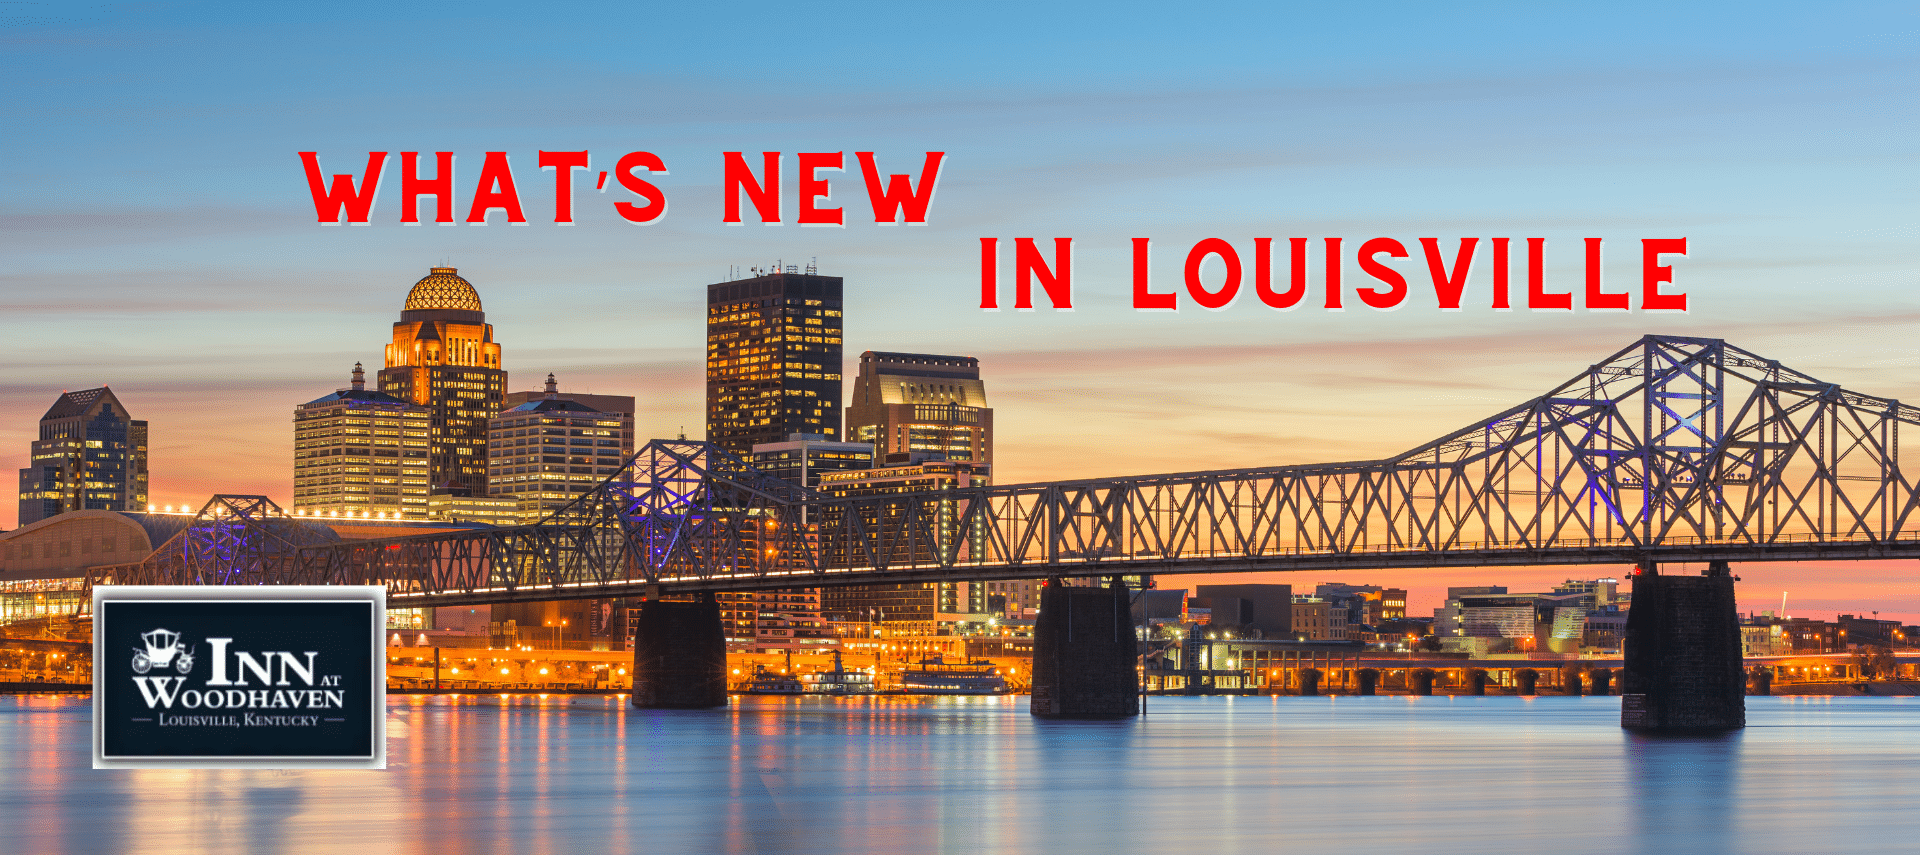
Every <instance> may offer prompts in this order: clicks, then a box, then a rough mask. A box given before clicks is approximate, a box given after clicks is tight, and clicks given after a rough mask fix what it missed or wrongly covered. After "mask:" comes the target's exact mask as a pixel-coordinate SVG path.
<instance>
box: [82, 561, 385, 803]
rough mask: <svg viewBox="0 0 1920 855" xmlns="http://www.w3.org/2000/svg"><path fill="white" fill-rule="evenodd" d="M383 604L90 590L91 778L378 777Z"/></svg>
mask: <svg viewBox="0 0 1920 855" xmlns="http://www.w3.org/2000/svg"><path fill="white" fill-rule="evenodd" d="M385 623H386V591H385V590H384V589H382V588H380V587H378V586H349V585H281V586H244V587H241V586H236V587H219V586H198V585H186V586H174V585H99V586H95V587H94V589H93V663H94V668H93V765H94V768H96V769H115V768H148V767H166V768H176V769H178V768H202V769H205V768H351V769H384V768H386V757H387V754H386V682H387V668H386V663H387V659H386V650H385V648H384V646H383V645H382V637H381V631H382V629H383V627H384V626H385Z"/></svg>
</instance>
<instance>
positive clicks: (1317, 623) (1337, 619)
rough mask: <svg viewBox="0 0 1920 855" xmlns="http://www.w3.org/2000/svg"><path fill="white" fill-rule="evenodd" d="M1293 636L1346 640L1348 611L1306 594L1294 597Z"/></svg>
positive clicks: (1302, 639) (1297, 637)
mask: <svg viewBox="0 0 1920 855" xmlns="http://www.w3.org/2000/svg"><path fill="white" fill-rule="evenodd" d="M1292 611H1293V633H1292V637H1293V638H1295V639H1297V640H1300V641H1346V640H1347V612H1346V610H1345V609H1336V608H1334V607H1333V604H1332V603H1329V602H1327V601H1326V600H1322V599H1320V598H1318V597H1309V596H1305V595H1301V596H1296V597H1294V598H1293V610H1292Z"/></svg>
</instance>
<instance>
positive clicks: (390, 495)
mask: <svg viewBox="0 0 1920 855" xmlns="http://www.w3.org/2000/svg"><path fill="white" fill-rule="evenodd" d="M431 434H432V411H431V410H429V409H428V408H427V407H424V406H421V405H419V404H415V403H413V402H411V401H404V400H401V399H399V398H396V397H394V396H392V395H389V394H386V393H385V392H375V391H370V390H368V389H367V375H366V371H365V369H363V368H361V366H360V363H358V362H356V363H354V364H353V376H352V379H351V381H350V382H349V384H348V385H347V386H346V387H345V388H342V389H340V390H338V391H335V392H334V393H333V394H331V395H326V396H324V397H320V398H315V399H313V400H311V401H308V402H306V403H304V404H301V405H299V406H297V407H294V408H293V508H294V510H295V511H297V512H303V513H305V514H308V515H313V516H333V517H342V518H362V519H366V518H373V519H412V520H418V519H426V518H427V516H428V513H427V493H428V491H429V488H430V487H431V482H430V480H429V467H428V462H427V455H428V453H429V448H430V443H431Z"/></svg>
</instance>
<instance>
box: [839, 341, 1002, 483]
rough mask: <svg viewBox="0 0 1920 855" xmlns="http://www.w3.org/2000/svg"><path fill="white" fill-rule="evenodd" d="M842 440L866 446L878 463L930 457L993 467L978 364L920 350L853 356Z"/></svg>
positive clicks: (988, 419)
mask: <svg viewBox="0 0 1920 855" xmlns="http://www.w3.org/2000/svg"><path fill="white" fill-rule="evenodd" d="M847 439H849V440H851V441H854V442H871V443H873V444H874V449H873V453H874V459H875V460H876V461H878V462H879V463H880V464H881V465H886V464H890V463H898V462H905V461H906V460H907V459H908V458H903V457H889V455H917V456H920V457H924V456H925V455H928V454H937V455H940V456H941V457H944V458H946V459H947V460H966V461H972V462H975V463H988V464H991V463H992V462H993V409H992V408H991V407H988V406H987V387H986V385H985V384H983V383H981V382H980V360H978V359H975V358H973V357H971V356H936V355H933V354H927V353H883V352H880V351H873V350H869V351H867V352H866V353H862V354H860V373H859V375H857V377H856V378H855V380H854V385H853V403H852V404H850V405H849V406H848V407H847Z"/></svg>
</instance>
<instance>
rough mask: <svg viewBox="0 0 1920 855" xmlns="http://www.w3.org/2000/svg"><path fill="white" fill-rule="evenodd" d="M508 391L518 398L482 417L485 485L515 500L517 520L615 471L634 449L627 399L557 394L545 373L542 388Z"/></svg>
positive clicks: (545, 510) (544, 511)
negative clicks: (489, 416) (484, 423)
mask: <svg viewBox="0 0 1920 855" xmlns="http://www.w3.org/2000/svg"><path fill="white" fill-rule="evenodd" d="M534 395H538V396H539V397H537V398H536V397H533V396H534ZM513 398H515V399H519V400H521V403H518V404H515V405H513V406H510V407H508V408H507V409H505V410H502V411H501V413H500V414H499V415H497V416H494V417H493V418H492V419H491V420H490V421H489V422H488V428H487V431H488V440H487V484H488V488H487V489H488V493H489V494H490V495H491V496H492V497H493V498H495V499H501V498H513V499H517V500H518V501H519V503H520V516H521V519H522V521H524V522H529V523H531V522H536V521H538V520H539V519H540V518H541V517H544V516H546V515H548V514H550V513H552V512H554V511H556V510H558V509H560V508H562V507H564V506H565V505H566V504H567V503H568V502H571V501H573V499H574V497H576V496H578V495H580V494H581V493H585V492H587V491H589V490H592V489H593V488H594V487H596V486H599V485H600V483H601V482H603V481H606V480H607V479H608V478H611V477H613V476H614V475H617V474H619V472H620V467H621V466H623V465H625V463H626V462H627V458H629V457H632V456H633V399H632V398H629V397H624V396H619V395H591V396H589V395H572V394H561V392H560V384H559V382H558V381H556V380H554V377H553V375H552V374H548V375H547V388H546V391H544V392H537V393H536V392H516V393H514V395H513ZM586 400H592V401H593V402H594V403H595V404H597V405H598V406H591V405H589V404H588V403H586V402H585V401H586ZM603 407H605V408H613V409H610V410H607V409H601V408H603Z"/></svg>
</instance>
